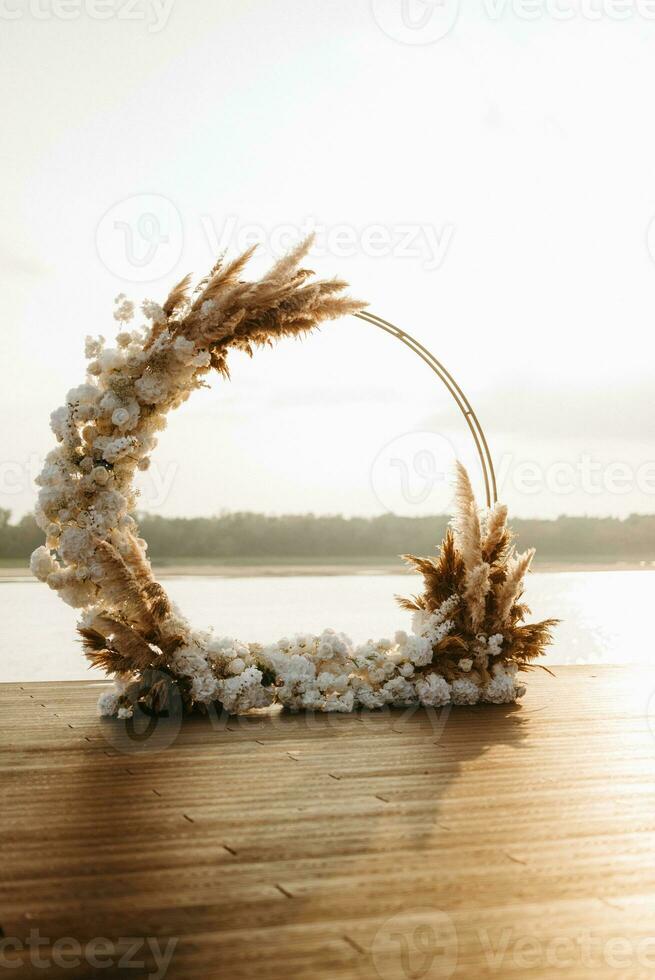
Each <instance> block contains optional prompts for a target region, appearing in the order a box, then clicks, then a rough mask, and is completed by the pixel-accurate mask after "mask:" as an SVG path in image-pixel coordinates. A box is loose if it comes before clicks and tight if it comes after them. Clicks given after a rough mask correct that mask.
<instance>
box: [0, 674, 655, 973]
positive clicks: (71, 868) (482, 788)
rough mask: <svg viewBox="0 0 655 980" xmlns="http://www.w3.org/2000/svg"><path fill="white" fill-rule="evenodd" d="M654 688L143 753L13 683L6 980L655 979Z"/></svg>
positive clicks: (274, 719)
mask: <svg viewBox="0 0 655 980" xmlns="http://www.w3.org/2000/svg"><path fill="white" fill-rule="evenodd" d="M654 690H655V670H650V669H641V668H639V669H637V668H603V667H593V668H590V667H568V668H561V669H559V670H558V676H557V679H552V678H550V677H548V676H547V675H545V674H543V675H542V674H536V675H533V676H532V677H530V678H529V690H528V695H527V697H526V699H525V701H524V704H523V706H522V707H520V708H505V707H491V706H490V707H482V708H455V709H452V710H451V711H450V712H442V713H430V712H425V711H423V710H419V711H414V712H402V711H395V712H388V713H380V714H375V713H365V714H359V715H355V716H320V717H318V718H315V717H314V718H311V717H309V718H308V717H305V716H300V715H286V714H284V715H275V716H268V717H260V718H255V719H248V720H246V719H241V720H239V719H230V720H229V721H228V722H227V723H226V722H225V721H221V720H220V719H214V720H213V721H212V720H211V719H209V720H207V719H202V720H201V719H198V720H195V719H194V720H190V721H185V722H184V724H183V725H182V727H181V730H180V731H177V728H176V726H175V724H174V723H172V727H171V725H170V724H169V723H166V722H165V723H160V725H159V726H158V728H157V729H156V731H155V732H154V734H153V735H152V737H151V738H145V739H143V740H141V741H139V740H138V739H134V738H133V737H129V735H128V733H126V731H125V728H124V724H121V723H118V722H109V721H100V720H99V719H97V718H96V716H95V699H96V696H97V694H98V691H99V685H98V684H95V683H75V682H74V683H57V684H24V685H16V684H6V685H3V686H1V687H0V694H1V697H2V718H3V726H2V727H3V740H2V747H1V763H0V765H1V768H2V786H3V805H2V814H1V816H0V828H1V833H2V844H3V846H2V855H3V856H2V872H3V873H2V884H1V886H0V924H1V926H2V929H3V932H4V936H5V937H6V938H5V940H4V943H3V945H2V956H3V957H4V961H3V962H2V964H1V965H4V966H7V965H9V964H10V963H13V964H16V963H17V962H18V961H19V958H20V961H21V962H22V968H18V969H13V970H9V971H8V975H9V976H12V975H13V976H14V977H21V978H22V977H31V976H35V977H43V976H45V975H48V976H58V975H61V976H66V977H85V978H88V977H95V976H105V977H106V976H127V977H141V976H147V975H149V974H150V975H153V976H158V977H162V976H164V975H166V976H168V977H170V978H178V977H193V978H199V980H200V978H202V980H206V978H210V977H216V978H219V977H220V978H221V980H232V978H234V980H236V978H244V980H245V978H248V980H253V978H257V980H273V978H275V980H277V978H294V980H295V978H305V977H306V978H310V977H311V978H312V980H316V978H318V980H323V978H325V980H328V978H329V980H340V978H350V977H352V978H366V980H368V978H373V980H376V978H380V980H432V978H436V977H450V976H455V977H466V978H472V980H473V978H478V977H486V976H494V977H548V978H552V977H560V976H561V977H566V978H572V977H589V978H591V977H593V978H599V977H601V978H602V977H617V978H618V977H620V978H622V980H623V978H629V977H635V978H636V977H650V976H655V700H651V701H650V718H649V699H650V698H651V694H652V692H653V691H654ZM167 726H168V727H167ZM651 726H652V729H653V730H652V731H651ZM169 741H170V742H171V744H170V745H168V747H166V743H167V742H169ZM157 745H158V746H159V748H158V750H156V749H157ZM30 937H31V942H32V944H34V942H35V941H36V940H41V941H42V944H41V945H39V946H38V947H37V948H36V951H35V947H34V945H32V947H28V942H30ZM103 937H104V939H105V940H108V942H105V943H104V945H103V942H102V941H101V940H102V938H103ZM169 939H171V940H175V942H173V943H171V945H167V943H168V940H169ZM64 940H66V942H64ZM87 944H89V945H87ZM173 947H174V948H173ZM171 950H172V960H171V962H170V965H169V966H168V969H167V971H166V969H165V962H164V963H163V964H162V965H160V966H159V967H158V966H157V963H158V962H159V963H160V964H161V963H162V960H163V961H165V959H166V955H167V953H170V951H171ZM76 952H79V953H80V955H79V956H78V957H75V953H76ZM39 957H40V962H41V963H42V964H43V963H48V964H49V965H50V969H49V970H45V969H44V968H43V966H39V965H38V962H39V960H38V958H39ZM73 960H76V962H73ZM121 960H122V962H121ZM130 961H131V962H130ZM135 961H136V963H139V962H141V964H142V965H141V967H138V966H136V965H135ZM100 964H102V965H100Z"/></svg>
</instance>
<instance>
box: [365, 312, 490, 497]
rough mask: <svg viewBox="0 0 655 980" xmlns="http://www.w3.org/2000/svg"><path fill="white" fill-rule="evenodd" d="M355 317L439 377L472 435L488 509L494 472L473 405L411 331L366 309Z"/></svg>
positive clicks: (487, 446) (484, 437)
mask: <svg viewBox="0 0 655 980" xmlns="http://www.w3.org/2000/svg"><path fill="white" fill-rule="evenodd" d="M353 316H356V317H357V319H358V320H364V321H366V323H370V324H372V325H373V326H374V327H379V328H380V330H384V332H385V333H388V334H391V336H392V337H396V338H397V339H398V340H400V341H401V343H403V344H404V345H405V347H409V349H410V350H411V351H413V352H414V353H415V354H418V356H419V357H420V358H421V360H422V361H424V362H425V364H427V366H428V367H429V368H430V370H431V371H433V372H434V373H435V374H436V375H437V377H438V378H439V380H440V381H441V382H442V383H443V384H444V385H445V387H446V388H447V389H448V391H449V392H450V394H451V395H452V396H453V398H454V399H455V401H456V403H457V407H458V408H459V410H460V412H461V413H462V415H463V416H464V418H465V419H466V424H467V425H468V427H469V430H470V432H471V435H472V436H473V441H474V443H475V448H476V450H477V453H478V457H479V460H480V466H481V467H482V475H483V477H484V490H485V496H486V498H487V507H488V508H491V507H493V505H494V504H495V503H496V501H497V500H498V489H497V487H496V473H495V471H494V464H493V460H492V458H491V452H490V451H489V445H488V443H487V439H486V436H485V434H484V430H483V428H482V425H481V424H480V420H479V419H478V417H477V415H476V414H475V412H474V410H473V406H472V405H471V403H470V401H469V400H468V398H467V397H466V395H465V394H464V392H463V391H462V389H461V388H460V386H459V385H458V384H457V382H456V381H455V379H454V378H453V376H452V374H451V373H450V371H448V370H447V369H446V368H445V367H444V366H443V364H442V363H441V361H438V360H437V358H436V357H435V356H434V354H432V353H431V352H430V351H429V350H428V349H427V347H424V346H423V344H422V343H421V342H420V341H418V340H417V339H416V337H412V335H411V334H409V333H406V331H405V330H401V329H400V327H397V326H395V324H393V323H389V321H388V320H383V319H382V317H381V316H376V314H375V313H368V312H367V311H366V310H362V311H361V312H359V313H354V314H353Z"/></svg>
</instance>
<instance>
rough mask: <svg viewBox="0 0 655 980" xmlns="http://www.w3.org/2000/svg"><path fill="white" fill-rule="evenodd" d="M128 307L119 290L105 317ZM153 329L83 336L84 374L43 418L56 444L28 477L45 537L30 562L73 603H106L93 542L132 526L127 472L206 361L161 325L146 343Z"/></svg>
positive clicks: (157, 312)
mask: <svg viewBox="0 0 655 980" xmlns="http://www.w3.org/2000/svg"><path fill="white" fill-rule="evenodd" d="M134 312H135V311H134V304H133V303H131V302H130V301H129V300H127V299H126V298H125V296H124V295H123V294H121V295H119V296H117V297H116V307H115V310H114V317H115V319H116V320H118V321H119V322H120V323H121V325H122V326H123V327H124V326H125V325H126V324H128V323H129V322H130V321H131V320H132V318H133V316H134ZM143 312H144V314H145V315H146V317H148V318H149V319H150V320H151V322H152V324H153V325H154V324H161V323H162V320H163V319H164V317H163V311H162V310H161V307H159V306H158V305H157V304H156V303H151V302H149V301H146V302H145V303H144V304H143ZM153 336H154V335H153V334H152V332H151V327H149V326H148V325H147V324H146V325H145V326H144V328H142V329H140V330H133V331H131V332H128V331H127V330H125V329H123V331H122V332H121V333H119V334H118V337H117V340H116V346H115V347H107V346H106V344H105V339H104V337H97V338H94V337H87V338H86V343H85V354H86V356H87V358H88V360H89V364H88V368H87V379H86V381H85V383H84V384H81V385H78V386H77V387H76V388H72V389H71V390H70V391H69V392H68V394H67V396H66V401H65V404H64V405H62V406H61V407H60V408H58V409H56V410H55V411H54V412H53V413H52V415H51V417H50V424H51V427H52V431H53V432H54V434H55V436H56V438H57V440H58V443H59V445H58V446H57V448H55V449H53V450H52V451H51V452H50V453H49V454H48V456H47V457H46V460H45V464H44V467H43V469H42V471H41V474H40V475H39V477H38V478H37V481H36V482H37V484H38V485H39V487H40V491H39V497H38V503H37V508H36V519H37V522H38V524H39V526H40V527H41V528H42V529H43V530H44V531H45V534H46V544H45V546H44V547H41V548H38V549H37V550H36V551H35V553H34V555H33V556H32V562H31V567H32V571H33V572H34V574H35V575H36V577H37V578H39V579H40V580H41V581H44V582H47V583H48V585H49V586H50V587H51V588H53V589H56V590H57V591H58V592H59V594H60V595H61V597H62V598H63V599H64V600H65V601H66V602H68V603H70V604H71V605H73V606H77V607H80V608H87V607H88V606H90V605H93V604H98V605H102V604H104V603H105V600H106V598H107V597H106V596H105V595H103V582H102V572H101V569H100V566H99V564H98V562H97V561H96V560H95V557H94V556H95V551H96V548H97V542H98V540H108V541H110V542H111V543H112V544H113V545H114V546H115V547H117V548H118V550H119V551H121V550H122V549H124V548H125V547H126V534H127V533H128V532H129V533H132V532H134V530H135V528H136V525H135V523H134V521H133V519H132V518H131V517H130V516H129V514H130V512H131V511H133V510H134V509H135V507H136V501H137V496H136V493H135V491H134V489H133V487H132V480H133V477H134V474H135V471H136V470H137V469H147V467H148V464H149V456H150V453H151V452H152V450H153V449H154V448H155V446H156V445H157V433H158V432H159V431H161V430H162V429H163V428H165V426H166V414H167V412H168V411H170V410H171V409H172V408H175V407H176V406H177V405H180V404H181V403H182V402H183V401H184V400H185V399H186V398H187V397H188V395H189V393H190V392H191V391H192V390H193V389H194V388H195V387H197V386H198V384H199V376H200V375H201V374H202V373H204V372H205V371H206V370H207V368H208V366H209V363H210V357H209V353H208V351H206V350H197V349H196V347H195V346H194V344H193V343H191V342H190V341H188V340H186V339H185V338H183V337H173V336H171V334H170V332H169V331H168V330H167V329H162V330H161V331H160V332H159V334H158V335H157V336H156V339H154V341H153V342H151V340H152V338H153ZM144 544H145V543H144Z"/></svg>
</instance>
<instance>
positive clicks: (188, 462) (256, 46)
mask: <svg viewBox="0 0 655 980" xmlns="http://www.w3.org/2000/svg"><path fill="white" fill-rule="evenodd" d="M651 6H652V8H653V9H651ZM535 14H536V16H535ZM653 17H655V4H651V5H649V0H634V2H633V0H621V2H620V3H619V0H557V3H555V0H544V2H543V3H540V2H539V0H511V2H510V0H507V2H504V0H462V3H461V5H460V6H459V9H458V7H457V5H456V0H444V3H443V4H441V5H436V6H432V5H431V4H426V3H424V2H423V0H405V3H404V5H403V4H402V3H401V2H400V0H373V2H371V0H361V2H359V0H358V2H352V0H329V2H321V3H319V2H313V3H312V2H308V0H302V2H301V0H277V2H275V3H273V2H271V0H269V2H264V0H238V2H231V0H230V2H228V0H219V2H216V0H193V2H190V0H186V2H184V0H173V2H172V3H171V2H170V0H153V2H147V0H138V2H136V3H135V2H134V0H129V3H128V2H127V0H116V2H112V0H38V2H37V0H0V45H1V57H2V62H1V63H2V72H3V76H4V77H3V96H4V97H3V99H2V118H1V123H2V133H3V141H2V143H3V148H2V151H1V153H0V159H1V165H2V177H3V184H2V186H3V195H2V204H1V207H2V219H3V220H2V227H1V230H0V268H1V272H2V280H3V327H2V335H1V336H2V340H1V352H2V359H3V363H4V364H5V365H6V367H5V373H4V379H3V380H4V383H3V385H2V387H1V388H0V405H1V408H2V412H1V414H0V445H1V452H0V506H4V507H9V508H11V509H12V511H13V512H14V514H16V515H18V514H21V513H24V512H25V511H26V510H27V509H28V508H29V507H30V506H31V505H32V502H33V499H34V493H33V490H32V486H31V480H32V477H33V475H34V473H35V472H36V471H37V470H38V464H39V461H40V459H41V457H42V456H43V455H44V454H45V452H47V450H48V449H49V448H50V446H51V445H52V443H53V438H54V437H53V436H52V435H51V434H50V432H49V428H48V416H49V413H50V411H51V410H52V409H53V408H55V407H56V406H57V405H59V404H61V402H62V400H63V397H64V395H65V393H66V391H67V390H68V389H69V388H70V387H72V386H73V385H75V384H77V383H79V382H80V381H82V379H83V372H84V360H83V356H82V348H83V340H84V336H85V334H87V333H104V334H105V335H106V336H111V335H112V332H113V327H114V325H113V321H112V317H111V312H112V300H113V297H114V296H115V295H116V294H117V293H118V292H126V293H128V294H129V295H130V296H131V297H132V298H134V299H135V300H141V299H143V298H144V297H149V298H153V299H161V298H162V297H164V296H165V294H166V292H167V291H168V288H169V287H170V286H171V284H172V283H173V282H174V281H176V280H177V279H179V278H180V277H181V276H182V275H183V274H184V273H186V272H187V271H193V272H194V273H196V274H198V275H202V274H203V273H204V272H205V271H206V269H207V268H208V267H209V266H210V265H211V264H212V262H213V260H214V258H215V255H216V252H217V251H220V250H221V249H222V248H223V247H229V248H234V249H237V248H239V247H241V246H242V245H243V244H244V243H245V244H247V243H248V242H249V241H250V240H251V238H252V237H253V236H254V237H257V238H259V239H261V241H262V248H261V255H260V256H259V257H258V259H257V260H256V262H255V263H254V271H256V270H258V269H259V270H261V269H262V268H263V267H264V264H266V263H267V262H268V261H269V260H270V259H271V257H272V256H274V255H276V254H278V253H279V251H280V249H281V248H283V247H285V246H286V245H288V244H289V243H290V242H291V240H292V239H293V238H294V237H297V236H300V235H302V234H304V232H305V231H306V230H307V228H308V227H310V226H314V227H317V228H318V231H319V236H318V241H317V246H316V249H315V252H314V254H313V255H312V257H311V265H312V267H313V268H314V269H316V270H317V272H319V273H320V274H322V275H326V276H332V275H335V274H338V275H340V276H343V277H345V278H347V279H348V280H349V281H350V282H351V283H352V291H353V293H355V294H356V295H357V296H359V297H362V298H365V299H367V300H369V302H370V304H371V309H372V310H374V311H375V312H377V313H379V314H381V315H382V316H384V317H386V318H387V319H390V320H392V321H394V322H396V323H398V324H399V325H400V326H403V327H404V328H405V329H407V330H408V331H410V332H411V333H413V334H415V335H416V336H417V337H418V338H419V339H420V340H421V341H422V342H423V343H424V344H426V345H427V346H428V347H429V348H430V349H432V350H433V351H434V352H435V354H436V355H437V356H438V357H439V358H440V359H441V360H443V362H444V363H445V364H446V365H447V366H448V367H449V368H450V370H451V371H452V372H453V374H454V375H455V377H456V378H457V379H458V381H459V382H460V383H461V385H462V387H463V388H464V390H465V391H466V393H467V394H468V396H469V398H470V399H471V401H472V403H473V405H474V406H475V408H476V409H477V410H478V413H479V416H480V418H481V421H482V422H483V424H484V427H485V430H486V431H487V434H488V437H489V441H490V444H491V448H492V452H493V455H494V459H495V461H496V464H497V468H498V470H499V476H500V485H501V495H502V496H503V498H504V499H505V500H506V501H507V503H508V504H510V506H511V508H512V510H513V512H514V513H516V514H519V515H522V516H531V515H538V516H556V515H557V514H559V513H589V514H612V515H618V516H624V515H626V514H629V513H631V512H634V511H638V512H655V446H654V444H653V434H654V432H653V430H654V429H655V422H654V421H653V413H652V402H653V394H652V392H653V379H652V375H653V327H652V324H653V315H654V310H655V261H654V259H653V257H652V255H651V249H652V252H653V255H655V225H654V226H653V228H651V227H650V223H651V221H652V219H653V217H654V215H655V127H654V125H653V112H652V93H653V87H654V83H655V57H654V53H655V20H654V19H653ZM649 245H650V248H649ZM232 367H233V381H232V382H231V383H230V384H229V385H228V384H225V383H224V382H222V381H220V380H219V379H216V380H215V383H214V385H213V388H212V389H211V390H210V391H203V392H201V393H198V394H196V396H194V398H193V399H192V400H191V401H190V402H189V403H188V404H187V405H186V406H184V408H183V409H182V410H180V411H179V412H177V413H176V414H175V415H174V416H172V417H171V419H170V423H169V428H168V430H167V431H166V433H164V435H163V436H162V439H161V443H160V447H159V449H158V451H157V453H156V454H155V458H154V461H153V462H154V465H153V470H152V472H151V474H149V475H148V476H147V478H144V480H143V483H142V487H143V506H144V508H147V509H148V510H151V511H158V512H160V513H163V514H211V513H215V512H218V511H220V510H221V509H230V510H235V509H256V510H265V511H269V512H304V511H316V512H334V511H342V512H345V513H349V514H353V513H359V514H372V513H381V512H382V511H384V510H385V509H392V510H396V511H400V512H403V513H408V514H418V513H425V512H434V511H436V510H442V509H443V508H444V507H445V506H446V504H447V501H448V489H447V486H448V485H447V481H446V479H445V476H446V475H447V470H448V466H449V464H450V461H451V458H452V456H454V455H455V454H457V455H459V456H461V457H462V458H463V459H464V460H465V461H466V462H469V461H470V462H471V463H472V465H474V458H473V457H472V455H471V446H470V443H469V440H468V439H467V430H466V428H465V426H464V424H463V422H462V421H461V419H460V417H459V416H458V414H457V411H456V410H455V409H454V408H453V406H452V405H451V403H450V402H449V396H448V394H447V393H446V392H445V390H443V389H442V388H440V387H439V385H438V382H436V380H435V379H433V377H432V376H431V375H430V373H429V371H428V370H427V368H426V367H425V366H424V365H423V364H421V363H420V362H419V361H418V360H417V359H415V358H414V356H413V355H412V354H411V353H409V352H408V351H406V350H405V349H404V348H403V347H402V345H400V344H399V343H398V342H397V341H396V340H393V339H392V338H389V337H387V336H385V335H384V334H382V333H381V332H379V331H377V330H376V329H374V328H372V327H370V326H367V325H365V324H362V323H359V322H358V321H356V320H353V319H350V318H349V319H348V320H343V321H341V322H339V323H336V324H331V325H326V326H325V327H324V328H323V330H322V331H321V333H320V334H319V335H316V336H314V337H311V338H309V339H307V340H306V341H304V342H303V343H298V342H291V341H288V342H285V343H284V344H282V345H280V346H279V347H278V348H277V349H275V350H273V351H265V352H262V353H261V355H258V356H257V357H256V358H255V359H254V360H253V361H248V360H247V359H246V358H244V357H240V356H236V357H233V361H232ZM478 484H479V479H478Z"/></svg>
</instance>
